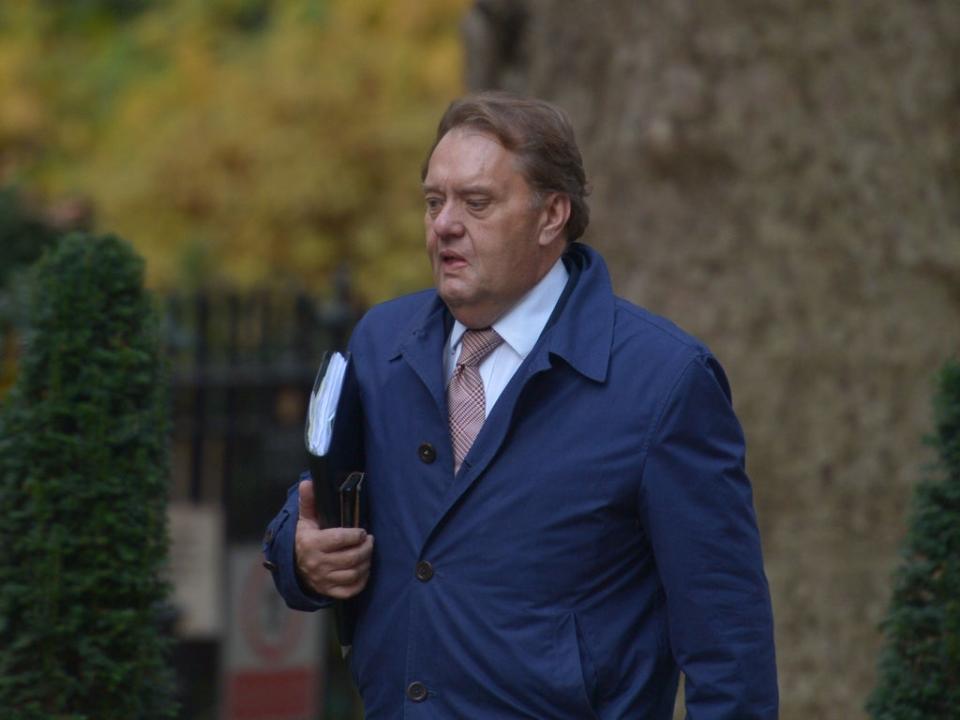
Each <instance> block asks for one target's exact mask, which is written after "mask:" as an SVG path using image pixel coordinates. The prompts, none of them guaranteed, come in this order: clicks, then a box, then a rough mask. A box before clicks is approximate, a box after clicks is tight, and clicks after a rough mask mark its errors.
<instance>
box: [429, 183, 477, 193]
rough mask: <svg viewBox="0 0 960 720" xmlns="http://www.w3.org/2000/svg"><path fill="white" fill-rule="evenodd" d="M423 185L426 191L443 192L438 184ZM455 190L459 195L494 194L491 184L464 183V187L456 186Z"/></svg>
mask: <svg viewBox="0 0 960 720" xmlns="http://www.w3.org/2000/svg"><path fill="white" fill-rule="evenodd" d="M421 187H422V188H423V192H424V193H439V194H441V195H442V194H443V190H441V189H440V187H439V186H437V185H429V184H427V183H423V185H422V186H421ZM454 192H455V193H456V194H457V195H493V188H492V187H490V186H489V185H464V186H463V187H458V188H454Z"/></svg>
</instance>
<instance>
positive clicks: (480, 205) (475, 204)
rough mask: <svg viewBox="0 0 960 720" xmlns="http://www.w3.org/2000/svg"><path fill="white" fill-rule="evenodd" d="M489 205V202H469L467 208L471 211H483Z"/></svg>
mask: <svg viewBox="0 0 960 720" xmlns="http://www.w3.org/2000/svg"><path fill="white" fill-rule="evenodd" d="M489 204H490V201H489V200H467V207H468V208H470V209H471V210H483V209H484V208H485V207H486V206H487V205H489Z"/></svg>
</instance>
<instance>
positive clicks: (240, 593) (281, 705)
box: [222, 545, 324, 720]
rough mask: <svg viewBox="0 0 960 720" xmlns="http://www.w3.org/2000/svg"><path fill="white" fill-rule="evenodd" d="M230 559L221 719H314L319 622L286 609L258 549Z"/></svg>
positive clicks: (233, 553)
mask: <svg viewBox="0 0 960 720" xmlns="http://www.w3.org/2000/svg"><path fill="white" fill-rule="evenodd" d="M228 555H229V565H228V569H229V577H228V581H227V587H228V590H229V593H230V596H229V598H228V602H227V605H228V607H229V613H228V618H227V628H226V632H227V635H226V642H225V643H224V662H223V663H222V666H223V668H224V677H223V693H224V703H223V714H222V718H223V720H309V719H311V718H316V717H317V716H318V707H319V704H320V703H319V700H320V698H319V692H318V690H319V685H320V673H321V671H322V666H321V663H322V656H321V652H320V648H321V646H322V638H321V633H322V632H323V627H324V626H323V624H322V623H321V622H320V617H319V616H318V615H317V614H316V613H303V612H298V611H296V610H290V609H289V608H287V606H286V605H285V604H284V602H283V600H282V599H281V598H280V596H279V595H278V594H277V591H276V589H275V588H274V586H273V579H272V578H271V576H270V573H269V572H268V571H267V570H265V569H264V568H263V566H262V561H263V557H262V555H261V553H260V548H259V546H256V545H249V546H242V547H232V548H230V550H229V553H228Z"/></svg>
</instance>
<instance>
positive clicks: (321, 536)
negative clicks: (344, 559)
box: [316, 528, 367, 553]
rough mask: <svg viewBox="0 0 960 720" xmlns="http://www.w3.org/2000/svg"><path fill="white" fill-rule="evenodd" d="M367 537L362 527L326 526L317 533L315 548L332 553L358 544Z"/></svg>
mask: <svg viewBox="0 0 960 720" xmlns="http://www.w3.org/2000/svg"><path fill="white" fill-rule="evenodd" d="M366 539H367V531H366V530H364V529H363V528H327V529H325V530H321V531H319V532H318V533H317V539H316V543H317V548H318V549H319V550H322V551H323V552H325V553H334V552H337V551H338V550H345V549H347V548H352V547H354V546H356V545H360V544H361V543H363V542H364V541H365V540H366Z"/></svg>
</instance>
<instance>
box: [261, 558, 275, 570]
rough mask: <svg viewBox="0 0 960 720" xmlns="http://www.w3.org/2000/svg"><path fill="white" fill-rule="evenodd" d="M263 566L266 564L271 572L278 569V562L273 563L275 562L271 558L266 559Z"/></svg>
mask: <svg viewBox="0 0 960 720" xmlns="http://www.w3.org/2000/svg"><path fill="white" fill-rule="evenodd" d="M263 566H264V567H265V568H266V569H267V570H269V571H270V572H273V571H274V570H276V569H277V564H276V563H273V562H270V561H269V560H264V561H263Z"/></svg>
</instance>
